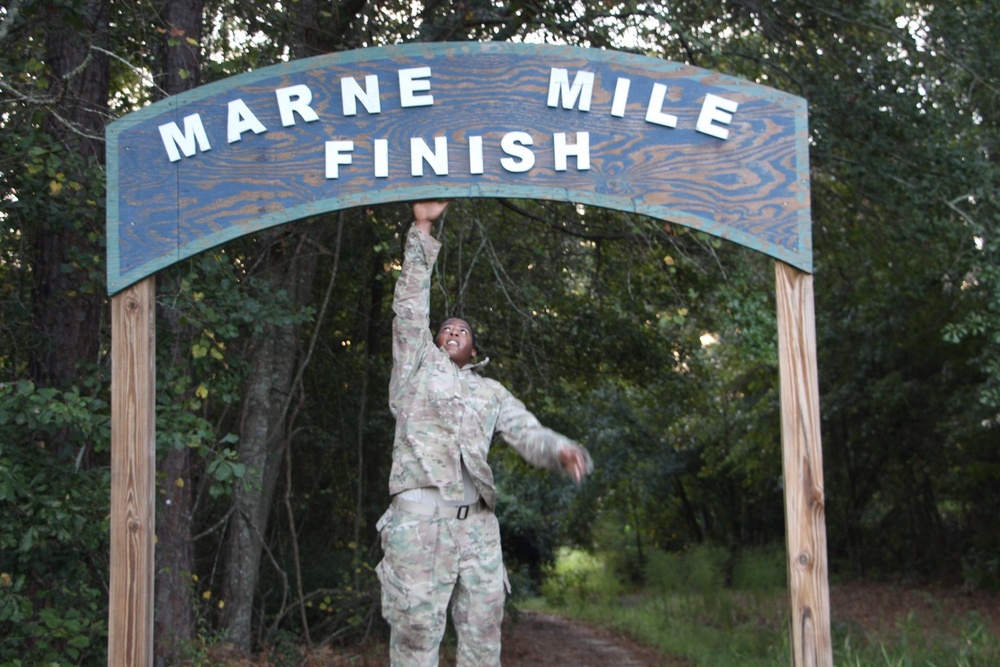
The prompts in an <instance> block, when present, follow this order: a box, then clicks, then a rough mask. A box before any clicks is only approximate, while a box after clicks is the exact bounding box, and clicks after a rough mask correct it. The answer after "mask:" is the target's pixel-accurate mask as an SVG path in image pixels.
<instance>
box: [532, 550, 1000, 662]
mask: <svg viewBox="0 0 1000 667" xmlns="http://www.w3.org/2000/svg"><path fill="white" fill-rule="evenodd" d="M609 560H613V559H609ZM644 572H645V579H646V583H645V585H644V587H643V588H642V589H641V590H634V589H632V588H630V587H628V586H626V585H624V584H622V583H621V581H620V578H619V577H617V576H615V573H614V572H613V568H610V567H607V566H606V565H605V560H604V559H602V558H601V557H599V556H594V555H591V554H586V553H583V552H580V551H570V550H564V551H562V552H560V554H559V558H558V560H557V562H556V565H555V566H554V567H553V568H552V570H551V571H550V572H549V573H548V575H547V578H546V581H545V583H544V584H543V586H542V591H541V593H542V596H541V597H539V598H535V599H532V600H528V601H525V602H523V603H520V604H519V606H521V607H522V608H525V609H536V610H544V611H549V612H554V613H559V614H562V615H565V616H568V617H571V618H576V619H579V620H583V621H587V622H590V623H593V624H596V625H600V626H604V627H609V628H613V629H615V630H617V631H621V632H625V633H627V634H629V635H630V636H632V637H633V638H635V639H636V640H637V641H640V642H641V643H644V644H647V645H649V646H653V647H655V648H657V649H658V650H659V651H661V652H662V653H664V654H667V655H670V656H674V657H679V658H683V659H684V660H685V661H686V662H687V663H688V664H690V665H692V667H758V666H760V667H764V666H767V667H773V666H777V665H780V666H782V667H785V666H787V665H789V664H791V659H790V653H789V652H790V646H789V644H790V639H789V633H788V609H787V608H788V595H787V591H786V590H785V564H784V554H783V552H781V551H780V550H771V551H754V552H748V553H744V554H742V555H741V556H740V557H739V558H736V559H733V558H731V557H730V556H729V555H728V554H727V553H725V552H724V551H722V550H719V549H714V548H711V547H698V548H695V549H692V550H690V551H688V552H686V553H684V554H665V553H657V554H654V555H652V556H650V557H649V559H648V561H647V563H646V567H645V570H644ZM831 641H832V645H833V658H834V664H835V665H838V666H846V667H946V666H947V667H987V666H995V665H1000V638H998V637H997V636H995V635H994V634H992V633H991V632H990V631H989V630H988V628H987V626H986V624H984V623H983V622H982V620H981V619H979V618H978V617H976V616H975V615H974V614H973V615H968V616H961V617H955V618H945V619H937V620H935V621H934V622H933V623H932V624H930V625H928V624H927V621H925V620H921V619H920V618H918V617H917V616H915V615H913V614H912V613H911V614H910V615H909V616H906V617H905V618H904V620H903V621H901V622H899V623H897V624H896V626H895V627H891V628H889V629H888V630H886V629H881V630H878V629H872V628H864V627H860V626H858V625H857V624H849V623H836V622H835V623H834V625H833V627H832V638H831Z"/></svg>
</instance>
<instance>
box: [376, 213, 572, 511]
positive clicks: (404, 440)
mask: <svg viewBox="0 0 1000 667" xmlns="http://www.w3.org/2000/svg"><path fill="white" fill-rule="evenodd" d="M440 249H441V244H440V243H439V242H438V241H437V240H436V239H434V238H433V237H432V236H430V235H428V234H424V233H422V232H420V231H418V230H417V229H416V228H415V227H411V229H410V231H409V233H408V235H407V237H406V249H405V251H404V257H403V269H402V272H401V274H400V276H399V281H398V282H397V283H396V292H395V298H394V300H393V311H394V312H395V319H394V320H393V324H392V358H393V366H392V378H391V380H390V383H389V407H390V409H391V410H392V414H393V416H395V418H396V434H395V442H394V443H393V452H392V471H391V473H390V475H389V493H390V494H391V495H396V494H397V493H400V492H402V491H406V490H407V489H415V488H421V487H437V488H438V489H440V491H441V495H442V496H443V497H444V499H445V500H446V501H460V500H461V499H462V496H463V486H462V468H461V464H462V460H463V459H464V461H465V465H466V467H467V468H468V469H469V472H471V473H472V476H473V478H474V479H475V483H476V487H477V489H478V490H479V493H480V495H481V496H482V497H483V499H484V500H485V501H486V503H487V504H488V505H489V506H490V507H491V508H493V507H495V505H496V489H495V487H494V484H493V471H492V470H490V467H489V464H488V463H487V461H486V457H487V454H488V453H489V449H490V444H491V442H492V440H493V434H494V433H499V434H500V435H501V436H502V437H503V439H504V440H506V441H507V442H508V443H510V445H512V446H513V447H514V448H515V449H516V450H517V451H518V453H520V455H521V456H522V457H524V459H525V460H527V461H528V462H529V463H531V464H532V465H535V466H537V467H539V468H547V469H550V470H561V469H562V468H561V466H560V463H559V452H560V451H561V450H562V448H563V447H577V448H580V449H581V450H582V451H584V452H585V455H586V450H584V449H583V448H582V447H580V445H578V444H576V443H575V442H574V441H572V440H570V439H569V438H567V437H565V436H563V435H560V434H559V433H556V432H555V431H552V430H551V429H548V428H545V427H544V426H542V425H541V424H540V423H539V422H538V419H537V418H535V416H534V415H533V414H531V413H530V412H529V411H528V410H527V409H526V408H525V407H524V404H523V403H522V402H521V401H519V400H518V399H516V398H514V396H513V395H512V394H511V393H510V392H509V391H507V389H505V388H504V387H503V385H501V384H500V383H499V382H497V381H496V380H492V379H489V378H485V377H482V376H481V375H479V374H478V372H476V371H478V370H479V369H480V368H482V367H483V366H485V365H486V363H487V362H488V361H489V360H488V359H487V360H486V361H483V362H481V363H478V364H469V365H467V366H465V367H464V368H459V367H458V366H457V365H456V364H455V363H454V362H453V361H452V360H451V358H450V357H449V356H448V353H447V352H446V351H445V350H444V349H441V348H438V347H437V346H436V345H435V344H434V338H433V335H432V334H431V330H430V285H431V269H432V267H433V266H434V262H435V260H436V259H437V255H438V252H439V251H440ZM586 456H587V460H588V463H589V461H590V458H589V455H586Z"/></svg>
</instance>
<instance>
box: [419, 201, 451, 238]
mask: <svg viewBox="0 0 1000 667" xmlns="http://www.w3.org/2000/svg"><path fill="white" fill-rule="evenodd" d="M450 203H451V201H450V200H438V199H426V200H423V201H416V202H413V224H414V225H416V227H417V229H419V230H421V231H422V232H425V233H427V234H430V232H431V226H432V225H433V224H434V221H435V220H437V219H438V218H440V217H441V214H442V213H444V210H445V209H446V208H448V204H450Z"/></svg>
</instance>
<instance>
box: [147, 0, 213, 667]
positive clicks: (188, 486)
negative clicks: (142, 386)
mask: <svg viewBox="0 0 1000 667" xmlns="http://www.w3.org/2000/svg"><path fill="white" fill-rule="evenodd" d="M203 4H204V3H203V0H169V1H168V3H167V6H166V7H165V8H164V14H163V17H164V23H165V25H164V29H165V33H164V39H163V42H162V49H163V50H162V62H163V74H164V77H163V81H164V83H163V85H162V89H163V91H164V92H165V93H166V94H167V95H177V94H179V93H183V92H184V91H186V90H190V89H191V88H193V87H194V86H196V85H197V84H198V81H199V78H200V77H199V76H198V71H199V58H200V47H199V43H200V41H201V21H202V16H201V15H202V9H203ZM162 284H163V288H162V289H163V290H170V289H172V288H171V285H170V281H163V283H162ZM161 293H162V292H161ZM164 315H165V317H163V318H161V319H162V321H165V322H167V323H168V326H169V327H170V328H171V330H172V331H171V336H170V339H171V340H173V341H174V348H173V349H172V350H171V355H170V356H171V363H172V365H174V366H177V365H179V364H183V363H184V362H185V358H186V356H187V354H188V352H187V346H186V345H184V344H183V343H182V341H188V340H190V337H191V332H190V331H186V330H185V329H186V327H184V326H183V325H181V324H180V322H179V318H178V317H177V314H176V313H169V312H168V313H164ZM191 464H192V457H191V450H190V449H188V448H187V447H184V448H180V449H177V448H170V450H169V451H167V452H166V454H165V455H164V456H163V457H162V458H161V459H160V460H159V463H158V464H157V473H158V474H157V479H158V482H159V484H162V487H161V488H160V489H159V493H157V499H158V501H159V505H158V507H157V520H156V536H157V540H156V567H155V584H154V591H155V594H154V607H153V625H154V628H155V634H154V640H153V653H154V659H155V662H156V666H157V667H166V666H167V665H175V664H179V663H180V662H181V660H182V659H183V656H184V652H185V649H186V648H187V647H188V645H189V644H190V642H191V641H192V640H193V639H194V636H195V608H194V604H195V598H194V585H193V582H192V579H191V575H192V573H193V572H194V564H195V563H194V543H193V539H192V536H193V529H192V526H193V523H194V494H193V489H194V484H193V483H192V475H191Z"/></svg>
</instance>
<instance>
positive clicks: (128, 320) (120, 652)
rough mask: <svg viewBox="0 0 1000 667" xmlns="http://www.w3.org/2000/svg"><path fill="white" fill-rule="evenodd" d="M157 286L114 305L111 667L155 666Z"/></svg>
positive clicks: (126, 294)
mask: <svg viewBox="0 0 1000 667" xmlns="http://www.w3.org/2000/svg"><path fill="white" fill-rule="evenodd" d="M155 283H156V279H155V278H146V279H144V280H142V281H140V282H138V283H136V284H134V285H132V286H130V287H128V288H127V289H125V290H123V291H122V292H120V293H118V294H116V295H115V296H114V297H112V299H111V328H112V337H111V582H110V608H109V619H108V665H109V667H140V666H142V667H148V666H150V665H152V664H153V545H154V531H155V509H154V507H155V506H154V490H155V486H154V485H155V472H156V446H155V437H156V433H155V428H156V427H155V403H156V372H155V371H156V368H155V366H156V363H155V359H156V350H155V331H156V327H155V318H156V314H155V310H154V305H155V303H154V300H155Z"/></svg>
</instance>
